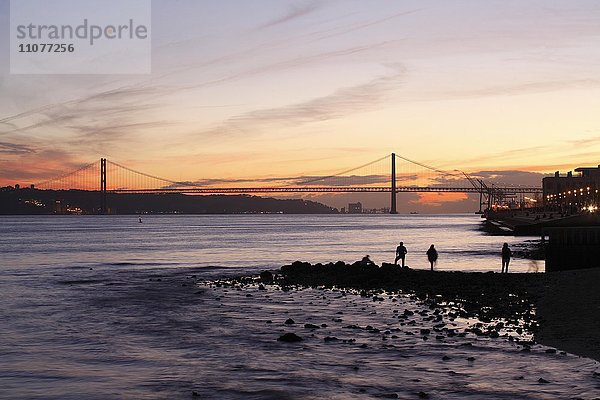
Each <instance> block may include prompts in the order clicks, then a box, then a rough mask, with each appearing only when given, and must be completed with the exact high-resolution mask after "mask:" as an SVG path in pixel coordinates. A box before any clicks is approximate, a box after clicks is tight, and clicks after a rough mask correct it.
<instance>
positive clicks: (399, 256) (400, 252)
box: [394, 242, 408, 268]
mask: <svg viewBox="0 0 600 400" xmlns="http://www.w3.org/2000/svg"><path fill="white" fill-rule="evenodd" d="M406 253H408V250H406V247H404V242H400V245H399V246H398V247H396V259H395V260H394V265H396V264H398V260H402V268H404V259H405V257H406Z"/></svg>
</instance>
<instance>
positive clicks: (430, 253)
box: [394, 242, 438, 271]
mask: <svg viewBox="0 0 600 400" xmlns="http://www.w3.org/2000/svg"><path fill="white" fill-rule="evenodd" d="M406 253H408V250H406V247H404V242H400V244H399V245H398V247H396V259H395V260H394V265H397V264H398V260H402V268H404V266H405V265H404V262H405V260H406ZM427 259H428V260H429V263H430V264H431V270H432V271H433V266H434V264H435V263H436V262H437V259H438V252H437V250H436V249H435V246H434V245H431V246H430V247H429V250H427Z"/></svg>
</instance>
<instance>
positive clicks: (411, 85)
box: [0, 0, 600, 212]
mask: <svg viewBox="0 0 600 400" xmlns="http://www.w3.org/2000/svg"><path fill="white" fill-rule="evenodd" d="M152 7H153V21H152V59H153V62H152V74H150V75H81V76H73V75H10V74H9V60H8V59H7V58H6V57H3V58H2V59H1V60H0V186H4V185H13V184H15V183H20V184H21V185H28V184H30V183H35V182H38V181H42V180H44V179H46V178H49V177H52V176H55V175H56V174H57V173H60V172H61V171H69V170H71V169H74V168H76V167H78V166H80V165H81V164H84V163H88V162H91V161H93V160H95V159H99V158H100V157H108V158H110V159H113V160H116V161H119V162H121V163H123V164H124V165H128V166H130V167H132V168H135V169H138V170H141V171H144V172H148V173H151V174H154V175H158V176H161V177H165V178H169V179H173V180H182V181H183V180H189V181H196V180H201V179H224V180H227V179H239V178H245V179H246V178H247V179H268V178H273V177H282V176H304V175H306V176H310V175H318V174H328V173H335V172H338V171H340V170H343V169H345V168H349V167H354V166H357V165H360V164H361V163H363V162H368V161H371V160H373V159H376V158H378V157H381V156H384V155H385V154H389V153H391V152H392V151H393V152H396V153H398V154H401V155H404V156H406V157H409V158H412V159H416V160H419V161H421V162H425V163H427V164H430V165H433V166H435V167H438V168H441V169H448V170H452V169H462V170H465V171H468V172H472V173H474V174H476V175H477V174H482V175H485V176H494V177H496V176H497V175H501V176H505V177H506V179H510V180H511V182H514V183H516V184H532V183H533V182H537V185H541V178H542V177H543V176H544V174H551V173H553V172H554V171H556V170H561V171H563V172H564V171H567V170H571V169H573V168H575V167H580V166H596V165H598V164H599V163H600V159H599V158H598V154H599V153H600V115H599V114H598V112H597V110H598V109H600V3H598V2H596V1H591V0H582V1H577V2H569V1H546V0H545V1H542V0H538V1H529V2H522V1H516V0H515V1H501V2H500V1H486V2H481V1H474V0H471V1H453V2H446V1H402V2H399V1H398V2H391V1H383V0H374V1H368V2H367V1H354V0H344V1H342V0H329V1H280V0H269V1H267V0H257V1H252V2H248V1H243V0H236V1H234V0H229V1H227V0H226V1H220V2H209V1H192V0H188V1H177V2H171V1H164V0H163V1H160V0H155V1H153V2H152ZM9 10H10V7H9V1H8V0H0V32H1V34H0V49H1V50H2V51H3V53H4V54H8V46H9V41H8V36H9V35H8V33H9V32H8V31H9V25H10V24H9ZM369 196H372V197H369ZM402 196H407V197H406V199H407V200H406V201H411V202H413V203H411V204H413V205H414V206H413V207H412V208H415V209H419V210H420V211H422V210H426V209H429V210H434V211H435V210H437V211H440V212H443V211H460V210H465V211H466V210H467V209H468V207H471V206H472V203H473V198H469V197H468V196H467V195H463V194H444V195H442V196H440V195H437V194H410V195H402ZM402 196H401V198H404V197H402ZM294 197H297V196H294ZM310 199H312V200H316V201H322V202H324V203H326V204H330V205H333V206H336V207H341V206H347V204H348V203H350V202H356V201H357V200H359V201H361V202H362V203H363V205H364V206H365V207H367V208H375V207H385V206H387V205H388V204H387V202H388V198H387V197H386V196H381V201H380V200H379V196H375V195H363V196H354V195H353V196H350V195H314V196H310ZM399 199H400V197H399Z"/></svg>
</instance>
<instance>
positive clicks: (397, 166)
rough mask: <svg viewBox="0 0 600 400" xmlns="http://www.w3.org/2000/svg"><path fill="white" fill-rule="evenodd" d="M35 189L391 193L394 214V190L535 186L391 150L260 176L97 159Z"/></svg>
mask: <svg viewBox="0 0 600 400" xmlns="http://www.w3.org/2000/svg"><path fill="white" fill-rule="evenodd" d="M34 187H35V188H37V189H39V190H84V191H99V192H100V211H101V212H102V213H106V212H107V210H108V204H107V193H115V194H144V193H147V194H166V193H181V194H268V193H374V192H380V193H381V192H387V193H390V212H391V213H393V214H395V213H397V207H396V204H397V200H396V197H397V194H398V193H402V192H411V193H427V192H435V193H476V194H479V204H480V211H481V207H482V206H487V207H488V208H490V207H491V205H492V204H493V203H495V202H496V201H499V200H501V199H504V198H507V197H509V198H510V197H511V196H517V195H522V196H523V195H525V194H531V195H539V194H541V192H542V189H541V188H540V187H525V186H517V185H510V184H505V185H498V184H495V185H492V184H489V183H486V182H484V181H483V180H482V179H480V178H477V177H471V176H470V175H469V174H467V173H465V172H463V171H460V170H452V171H444V170H441V169H438V168H435V167H432V166H429V165H426V164H423V163H420V162H417V161H413V160H410V159H408V158H406V157H403V156H400V155H398V154H395V153H392V154H391V155H387V156H385V157H382V158H379V159H377V160H374V161H371V162H369V163H366V164H362V165H360V166H358V167H355V168H351V169H347V170H344V171H340V172H337V173H335V174H332V175H323V176H319V175H311V176H299V177H273V178H261V179H251V178H249V179H214V178H213V179H204V180H199V181H194V182H190V181H173V180H170V179H165V178H161V177H158V176H154V175H151V174H147V173H144V172H140V171H136V170H134V169H131V168H129V167H126V166H124V165H121V164H118V163H116V162H112V161H109V160H107V159H106V158H102V159H100V161H95V162H93V163H90V164H87V165H84V166H82V167H81V168H78V169H76V170H74V171H69V172H67V173H63V174H61V175H59V176H57V177H55V178H52V179H48V180H46V181H44V182H40V183H37V184H35V185H34Z"/></svg>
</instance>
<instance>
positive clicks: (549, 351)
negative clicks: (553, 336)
mask: <svg viewBox="0 0 600 400" xmlns="http://www.w3.org/2000/svg"><path fill="white" fill-rule="evenodd" d="M546 353H548V354H556V349H546Z"/></svg>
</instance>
